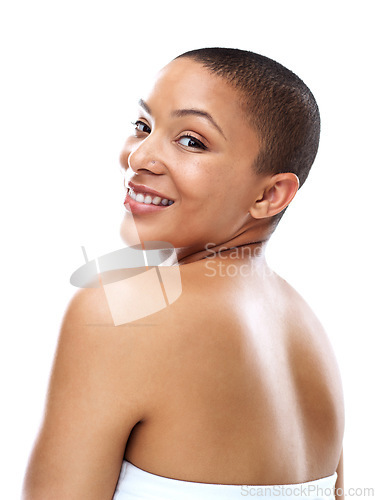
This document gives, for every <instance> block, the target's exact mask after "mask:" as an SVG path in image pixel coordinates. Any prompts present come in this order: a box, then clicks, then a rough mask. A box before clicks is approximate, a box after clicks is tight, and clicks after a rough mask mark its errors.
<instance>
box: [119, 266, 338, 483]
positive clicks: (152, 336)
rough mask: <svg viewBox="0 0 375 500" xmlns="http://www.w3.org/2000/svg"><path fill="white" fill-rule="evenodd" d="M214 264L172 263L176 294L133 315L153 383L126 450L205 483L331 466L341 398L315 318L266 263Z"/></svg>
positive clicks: (266, 479) (287, 478) (287, 476)
mask: <svg viewBox="0 0 375 500" xmlns="http://www.w3.org/2000/svg"><path fill="white" fill-rule="evenodd" d="M218 263H219V260H216V259H215V261H214V262H210V265H209V266H207V261H206V260H205V261H199V262H196V263H194V264H192V265H186V266H181V274H182V286H183V293H182V296H181V297H180V298H179V299H178V300H177V301H176V302H175V303H174V304H172V305H170V306H169V307H168V308H167V309H165V310H163V311H160V312H159V313H157V314H155V315H152V316H150V317H149V318H146V319H147V320H149V321H147V322H146V321H145V319H143V324H145V326H143V327H142V321H139V322H135V323H139V324H138V325H137V326H138V327H139V328H137V331H139V335H141V336H143V339H147V338H149V341H150V346H152V347H150V349H152V362H151V363H150V384H152V387H153V390H152V397H151V398H149V407H148V408H147V412H146V413H147V415H146V417H145V418H144V419H142V421H140V422H139V423H138V424H137V425H136V426H135V427H134V428H133V430H132V432H131V434H130V437H129V440H128V443H127V447H126V451H125V458H126V459H127V460H128V461H130V462H132V463H133V464H134V465H136V466H137V467H139V468H141V469H144V470H146V471H148V472H151V473H154V474H158V475H161V476H166V477H170V478H176V479H182V480H187V481H197V482H206V483H222V484H288V483H302V482H305V481H310V480H314V479H318V478H321V477H326V476H329V475H331V474H333V473H334V472H335V470H336V467H337V464H338V461H339V458H340V452H341V443H342V435H343V426H344V422H343V400H342V391H341V382H340V376H339V372H338V369H337V365H336V361H335V358H334V355H333V353H332V350H331V346H330V343H329V341H328V339H327V337H326V334H325V332H324V331H323V329H322V326H321V325H320V323H319V322H318V320H317V319H316V317H315V315H314V314H313V313H312V311H311V310H310V308H309V307H308V306H307V305H306V303H305V302H304V301H303V299H302V298H301V297H300V296H299V295H298V294H297V293H296V292H295V291H294V290H293V289H292V288H291V287H290V286H289V285H288V284H287V283H286V282H285V281H284V280H282V279H281V278H280V277H278V276H277V275H276V274H274V273H270V272H269V270H267V268H264V267H262V266H261V267H260V268H259V269H258V268H252V270H251V272H250V273H249V272H247V274H246V275H245V272H244V269H245V268H242V272H241V271H240V265H241V262H240V261H236V264H234V263H233V261H230V260H227V261H223V260H221V262H220V264H218ZM218 265H220V269H219V267H218ZM229 266H230V267H229ZM236 269H237V272H235V270H236ZM249 269H250V268H249V267H248V268H247V271H249ZM229 271H230V272H229ZM147 336H149V337H147Z"/></svg>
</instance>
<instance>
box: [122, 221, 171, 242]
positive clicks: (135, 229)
mask: <svg viewBox="0 0 375 500" xmlns="http://www.w3.org/2000/svg"><path fill="white" fill-rule="evenodd" d="M120 237H121V239H122V241H123V242H124V243H125V245H126V246H133V245H139V244H141V243H142V244H147V242H153V245H151V246H152V248H155V249H156V248H171V247H174V248H176V246H175V242H174V241H171V238H170V235H167V234H166V231H163V230H162V229H160V230H159V229H158V228H157V227H155V225H154V226H152V227H145V225H144V224H141V223H138V224H137V223H136V222H135V221H134V218H133V216H132V214H130V213H126V214H125V215H124V218H123V220H122V222H121V226H120ZM148 247H149V248H150V245H148Z"/></svg>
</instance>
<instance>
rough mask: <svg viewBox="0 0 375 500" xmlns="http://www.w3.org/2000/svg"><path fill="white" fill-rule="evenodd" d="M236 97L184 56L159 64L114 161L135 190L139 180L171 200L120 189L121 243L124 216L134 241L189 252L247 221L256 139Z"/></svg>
mask: <svg viewBox="0 0 375 500" xmlns="http://www.w3.org/2000/svg"><path fill="white" fill-rule="evenodd" d="M238 100H239V99H238V94H237V92H236V91H235V90H234V89H233V88H232V87H230V86H229V85H228V84H227V83H226V82H225V80H223V79H222V78H220V77H218V76H216V75H213V74H211V73H210V72H209V71H208V70H207V69H206V68H204V67H203V66H202V65H201V64H199V63H197V62H195V61H193V60H191V59H188V58H181V59H177V60H175V61H172V62H171V63H170V64H168V65H167V66H166V67H165V68H163V69H162V70H161V72H160V73H159V75H158V77H157V79H156V82H155V84H154V86H153V87H152V89H151V91H150V92H149V93H148V95H146V96H143V99H142V100H141V101H140V105H139V111H138V116H137V117H136V119H135V124H136V125H135V129H134V134H133V135H132V136H130V137H129V138H128V139H127V140H126V142H125V144H124V147H123V150H122V153H121V157H120V160H121V165H122V167H123V168H124V170H125V182H126V186H128V185H129V182H130V185H133V186H135V188H134V191H135V194H137V186H138V185H142V186H143V187H145V186H146V188H145V189H143V191H147V188H150V189H152V190H153V191H157V192H159V193H161V194H162V195H163V196H164V197H165V198H167V199H168V200H171V201H173V203H172V204H167V205H155V203H157V202H158V198H156V200H155V198H154V196H155V195H154V194H151V197H148V198H147V194H146V199H145V201H146V202H148V203H141V202H138V201H134V200H133V199H131V197H130V196H129V194H127V196H126V200H125V208H126V211H125V216H124V221H123V224H122V228H121V235H122V238H123V239H124V241H125V242H127V243H128V244H132V241H131V240H132V235H131V234H130V233H131V227H132V219H134V222H135V225H136V228H137V231H138V235H139V237H140V239H141V241H155V240H158V241H168V242H170V243H171V244H172V245H173V246H174V247H175V248H178V247H187V248H189V249H191V250H192V251H198V250H201V249H204V247H205V245H206V244H208V243H215V244H221V243H225V242H226V241H229V240H230V239H231V238H233V237H234V236H236V235H237V234H239V233H240V232H241V229H242V228H243V227H244V226H245V225H246V227H249V222H250V223H251V216H250V214H249V213H248V209H249V207H250V206H251V204H252V203H253V202H254V201H255V200H256V199H257V197H258V196H259V193H260V187H261V181H262V179H261V178H260V177H259V176H257V175H255V174H254V173H253V171H252V165H253V162H254V160H255V158H256V156H257V154H258V151H259V142H258V139H257V137H256V134H255V132H254V130H253V129H252V128H251V127H250V126H249V125H248V123H247V122H246V119H245V117H244V115H243V111H242V110H241V108H240V105H239V103H238ZM133 196H134V195H133ZM138 199H141V200H142V197H138ZM151 199H152V201H151ZM150 201H151V203H150ZM164 203H166V202H165V201H164ZM169 203H170V202H169Z"/></svg>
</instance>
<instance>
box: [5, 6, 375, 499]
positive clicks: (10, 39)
mask: <svg viewBox="0 0 375 500" xmlns="http://www.w3.org/2000/svg"><path fill="white" fill-rule="evenodd" d="M0 9H1V11H0V47H1V61H0V64H1V80H0V85H1V93H0V100H1V102H0V106H1V107H0V120H1V124H0V127H1V129H0V137H1V150H0V155H1V157H0V162H1V163H0V165H1V184H0V185H1V193H0V203H1V236H2V243H1V262H2V272H1V289H2V298H1V307H2V313H1V354H0V356H1V359H0V367H1V379H0V380H1V384H2V388H1V394H2V399H1V408H2V410H1V419H2V424H1V428H0V432H1V436H0V437H1V460H2V463H1V464H0V467H1V469H0V470H1V472H2V474H1V476H2V480H1V484H0V489H1V490H2V498H6V499H7V500H8V499H13V498H14V499H16V498H18V497H19V492H20V486H21V482H22V477H23V474H24V470H25V467H26V462H27V458H28V455H29V453H30V448H31V446H32V442H33V439H34V437H35V434H36V431H37V428H38V424H39V421H40V418H41V415H42V409H43V402H44V397H45V390H46V384H47V380H48V374H49V369H50V365H51V362H52V357H53V352H54V348H55V342H56V337H57V334H58V329H59V325H60V321H61V318H62V315H63V313H64V310H65V307H66V305H67V302H68V300H69V298H70V297H71V296H72V294H73V293H74V291H75V289H74V288H73V287H72V286H71V285H70V284H69V277H70V275H71V273H72V272H73V271H74V270H75V269H76V268H77V267H79V266H80V265H82V264H83V255H82V252H81V245H84V246H85V247H86V251H87V253H88V257H89V258H92V257H94V256H96V255H94V254H98V252H99V255H100V251H101V252H105V251H106V250H108V251H110V250H115V249H117V248H120V247H121V240H120V239H119V236H118V228H119V223H120V220H121V216H122V211H123V207H122V202H123V197H124V193H123V186H122V180H123V179H122V176H121V174H120V169H119V164H118V154H119V151H120V148H121V145H122V142H123V140H124V138H125V137H126V134H127V133H128V130H129V122H130V120H132V119H133V114H132V104H133V102H134V101H135V99H137V98H138V97H140V94H141V89H142V86H143V85H144V83H145V82H147V81H148V79H149V78H150V75H153V73H154V72H155V71H157V70H158V69H159V68H160V67H162V66H163V65H164V64H166V63H167V62H168V61H169V60H170V59H171V58H173V57H175V56H176V55H178V54H179V53H181V52H184V51H186V50H190V49H193V48H199V47H206V46H228V47H237V48H243V49H248V50H252V51H254V52H259V53H261V54H264V55H267V56H269V57H271V58H274V59H276V60H277V61H279V62H281V63H282V64H284V65H286V66H287V67H289V68H290V69H292V70H293V71H295V72H296V73H297V74H298V75H299V76H300V77H301V78H302V79H303V80H305V82H306V83H307V84H308V85H309V86H310V88H311V90H312V91H313V93H314V95H315V97H316V99H317V101H318V104H319V106H320V110H321V116H322V139H321V147H320V151H319V154H318V158H317V160H316V162H315V165H314V167H313V171H312V173H311V176H310V178H309V179H308V181H307V183H306V185H305V186H304V187H303V188H302V190H301V191H300V193H299V194H298V196H297V198H296V200H295V201H294V202H293V205H292V206H291V207H290V208H289V210H288V212H287V214H286V215H285V217H284V220H283V221H282V222H281V224H280V227H279V228H278V230H277V233H276V234H275V235H274V237H273V241H271V243H270V245H269V250H268V254H269V262H270V264H271V265H272V266H273V267H274V268H275V270H276V271H278V272H279V273H280V274H281V275H283V276H284V277H285V278H286V279H287V280H289V281H290V282H291V283H292V284H293V285H294V286H295V287H296V288H297V289H298V290H299V291H300V292H301V293H302V295H304V297H305V298H306V299H307V300H308V301H309V303H310V304H311V306H312V307H313V309H314V310H315V311H316V313H317V314H318V316H319V317H320V319H321V321H322V322H323V324H324V325H325V327H326V330H327V331H328V334H329V336H330V338H331V341H332V344H333V346H334V349H335V351H336V354H337V358H338V362H339V365H340V368H341V372H342V379H343V384H344V391H345V402H346V435H345V455H346V460H345V462H346V464H345V469H346V474H345V475H346V487H347V488H349V487H355V488H361V487H362V488H364V487H375V480H374V478H373V469H374V459H373V449H374V446H375V442H374V441H375V440H374V433H373V422H374V420H375V415H374V404H373V394H374V389H373V385H374V363H373V349H374V333H375V331H374V320H373V309H374V306H373V298H374V293H373V281H374V269H373V255H374V238H373V235H372V233H373V226H374V221H373V216H374V213H373V192H374V187H373V185H374V180H375V178H374V168H375V164H374V154H373V144H374V111H375V109H374V98H373V91H374V81H373V79H374V72H373V69H372V67H373V50H374V46H375V44H374V36H373V35H372V33H373V15H372V14H371V12H372V2H370V1H367V2H366V1H356V2H345V1H341V2H339V1H329V0H327V1H314V2H312V1H309V2H307V1H298V2H297V1H295V2H293V1H286V0H284V1H274V2H272V1H263V2H259V1H239V0H231V1H230V2H229V1H228V2H220V1H217V0H216V1H210V0H209V1H199V2H177V1H173V2H171V1H164V2H163V1H159V2H158V1H153V2H150V1H133V2H125V0H123V1H114V0H108V1H106V2H104V1H102V2H98V1H93V0H92V1H90V2H88V1H82V0H76V1H74V2H73V1H70V0H66V1H64V2H51V1H49V2H47V1H45V2H43V1H40V0H34V1H32V2H26V1H8V2H2V4H1V8H0ZM99 250H100V251H99Z"/></svg>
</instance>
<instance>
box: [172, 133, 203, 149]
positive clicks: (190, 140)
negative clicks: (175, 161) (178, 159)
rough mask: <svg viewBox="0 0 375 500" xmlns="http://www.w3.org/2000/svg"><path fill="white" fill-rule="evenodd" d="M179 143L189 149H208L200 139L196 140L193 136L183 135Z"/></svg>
mask: <svg viewBox="0 0 375 500" xmlns="http://www.w3.org/2000/svg"><path fill="white" fill-rule="evenodd" d="M182 141H184V142H182ZM178 142H179V143H180V144H182V145H183V146H186V147H188V148H194V149H207V147H206V146H205V145H204V144H203V143H202V142H201V141H198V139H196V138H195V137H193V136H192V135H183V136H182V137H180V138H179V140H178Z"/></svg>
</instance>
